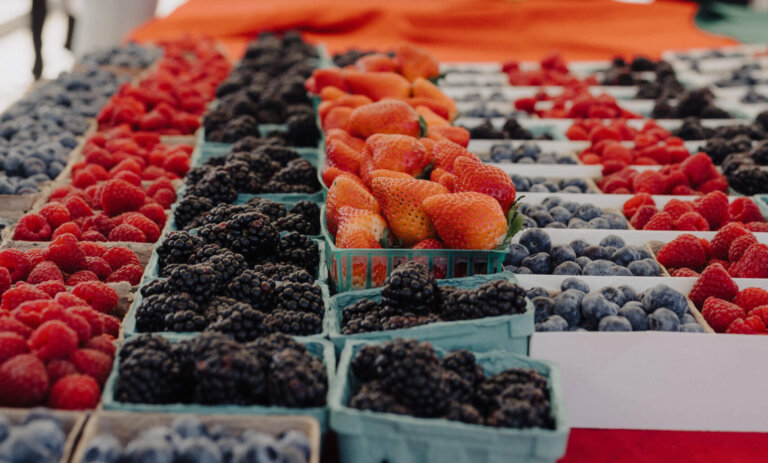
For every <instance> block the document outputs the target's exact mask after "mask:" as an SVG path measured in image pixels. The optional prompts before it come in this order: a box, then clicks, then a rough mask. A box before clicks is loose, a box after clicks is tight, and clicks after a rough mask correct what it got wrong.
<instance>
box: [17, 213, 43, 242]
mask: <svg viewBox="0 0 768 463" xmlns="http://www.w3.org/2000/svg"><path fill="white" fill-rule="evenodd" d="M50 238H51V226H50V225H48V221H47V220H45V217H43V216H42V215H40V214H27V215H25V216H24V217H22V218H21V219H19V223H17V224H16V230H15V231H14V232H13V239H15V240H20V241H48V240H49V239H50Z"/></svg>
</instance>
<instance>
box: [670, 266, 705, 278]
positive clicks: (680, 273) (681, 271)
mask: <svg viewBox="0 0 768 463" xmlns="http://www.w3.org/2000/svg"><path fill="white" fill-rule="evenodd" d="M672 276H673V277H682V278H698V277H699V272H697V271H695V270H691V269H689V268H687V267H681V268H676V269H675V270H674V271H672Z"/></svg>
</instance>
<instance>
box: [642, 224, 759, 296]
mask: <svg viewBox="0 0 768 463" xmlns="http://www.w3.org/2000/svg"><path fill="white" fill-rule="evenodd" d="M656 259H657V260H658V261H659V263H660V264H661V265H663V266H664V267H666V268H667V271H668V272H669V273H670V274H671V275H672V276H675V277H694V276H699V272H702V271H704V272H705V271H706V270H707V269H709V268H710V267H712V266H720V267H721V268H722V269H723V270H724V271H725V272H726V273H727V274H728V275H730V276H732V277H734V278H768V245H765V244H762V243H758V241H757V238H756V237H755V235H754V234H753V233H752V232H751V231H749V230H747V229H746V228H745V227H744V225H743V224H742V223H741V222H731V223H728V224H726V225H724V226H723V227H722V228H720V230H719V231H718V232H717V234H715V236H714V238H712V241H711V242H710V241H707V240H706V239H704V238H697V237H696V236H694V235H691V234H688V233H686V234H682V235H679V236H678V237H676V238H675V239H673V240H672V241H670V242H669V243H667V244H665V245H664V246H662V247H661V249H659V252H658V253H657V255H656ZM692 300H693V299H692ZM694 302H697V301H696V300H694Z"/></svg>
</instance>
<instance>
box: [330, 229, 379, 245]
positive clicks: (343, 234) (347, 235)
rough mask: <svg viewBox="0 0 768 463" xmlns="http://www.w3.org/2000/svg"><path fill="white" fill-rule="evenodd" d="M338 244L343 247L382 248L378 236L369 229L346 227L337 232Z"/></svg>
mask: <svg viewBox="0 0 768 463" xmlns="http://www.w3.org/2000/svg"><path fill="white" fill-rule="evenodd" d="M336 246H337V247H339V248H341V249H381V244H379V242H378V240H376V237H374V236H373V234H371V232H369V231H368V230H364V229H362V228H358V227H344V228H343V229H342V230H339V233H338V234H336Z"/></svg>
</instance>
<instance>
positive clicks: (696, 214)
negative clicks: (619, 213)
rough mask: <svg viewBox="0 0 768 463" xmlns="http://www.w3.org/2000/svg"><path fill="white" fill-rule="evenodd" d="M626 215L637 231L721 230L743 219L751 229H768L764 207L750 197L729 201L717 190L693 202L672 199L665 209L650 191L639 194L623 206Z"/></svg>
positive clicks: (745, 225)
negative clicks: (760, 206) (660, 207)
mask: <svg viewBox="0 0 768 463" xmlns="http://www.w3.org/2000/svg"><path fill="white" fill-rule="evenodd" d="M623 212H624V216H625V217H626V218H627V219H629V223H630V224H631V225H632V226H633V227H634V228H635V229H637V230H641V229H642V230H680V231H717V230H719V229H720V228H721V227H722V226H723V225H725V224H727V223H731V222H741V223H743V224H744V227H745V228H746V229H747V230H751V231H755V232H762V231H768V224H766V222H765V218H764V217H763V214H762V213H761V212H760V208H758V207H757V204H755V202H754V201H752V200H751V199H750V198H747V197H739V198H736V199H734V200H733V202H731V203H730V204H729V203H728V197H727V196H726V195H725V193H723V192H721V191H713V192H711V193H707V194H706V195H704V196H700V197H698V198H696V199H694V200H693V201H683V200H680V199H677V198H674V199H671V200H669V201H668V202H667V203H666V204H665V205H664V207H663V208H662V209H661V210H658V208H657V207H656V202H655V201H654V199H653V198H652V197H651V195H650V194H648V193H638V194H636V195H635V196H633V197H632V198H630V199H628V200H627V201H626V202H625V203H624V206H623Z"/></svg>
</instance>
